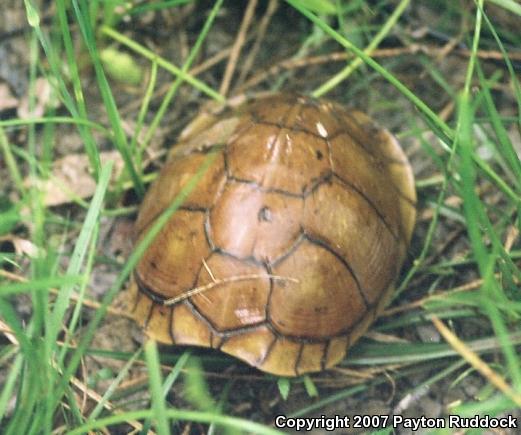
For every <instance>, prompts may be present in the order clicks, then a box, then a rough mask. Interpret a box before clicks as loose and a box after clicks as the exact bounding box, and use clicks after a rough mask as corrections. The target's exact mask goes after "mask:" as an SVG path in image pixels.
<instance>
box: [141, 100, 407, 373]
mask: <svg viewBox="0 0 521 435" xmlns="http://www.w3.org/2000/svg"><path fill="white" fill-rule="evenodd" d="M236 106H237V107H234V106H233V105H232V106H231V107H230V106H227V107H221V108H219V109H215V110H213V112H210V113H205V114H203V115H200V116H199V117H198V118H196V119H195V120H194V121H193V122H192V123H191V124H190V125H189V126H188V127H187V129H186V130H185V131H184V133H183V135H182V136H181V140H180V143H179V144H178V145H176V146H175V147H174V148H173V149H172V151H171V153H170V156H169V159H168V161H167V163H166V165H165V167H164V168H163V170H162V171H161V173H160V175H159V177H158V179H157V180H156V181H155V182H154V184H153V185H152V186H151V188H150V189H149V191H148V193H147V195H146V197H145V200H144V202H143V204H142V206H141V208H140V212H139V216H138V219H137V222H136V226H135V228H136V235H137V239H138V240H139V239H140V238H141V237H142V235H143V234H144V233H145V232H146V230H147V228H149V226H150V224H151V223H152V222H154V220H155V219H156V218H157V216H158V215H159V214H160V213H161V212H162V211H164V210H165V209H166V208H167V207H168V206H169V205H170V204H171V203H172V201H173V200H174V199H175V198H176V196H177V195H178V194H179V192H180V190H181V188H182V187H183V186H184V185H185V184H186V183H187V181H188V180H190V178H191V177H193V175H194V174H195V173H196V172H197V170H198V168H199V167H200V165H201V163H202V162H203V160H204V159H205V157H206V155H207V154H208V153H209V152H214V153H216V157H215V159H214V160H213V162H212V164H211V166H210V168H209V169H208V171H207V172H206V173H205V174H204V175H203V177H202V179H201V181H200V182H199V184H198V186H197V187H196V188H195V189H194V190H193V191H192V193H190V194H189V196H188V198H187V199H186V201H185V202H184V203H183V205H182V206H181V207H180V208H179V210H178V211H176V212H175V213H174V215H173V216H172V218H171V219H170V220H169V222H168V223H167V224H166V225H165V226H164V227H163V229H162V230H161V231H160V234H159V235H158V237H156V239H155V240H154V242H153V243H152V244H151V245H150V246H149V247H148V250H147V251H146V252H145V254H144V255H143V257H142V258H141V260H140V262H139V264H138V265H137V267H136V270H135V273H134V277H135V282H134V284H133V286H132V289H133V294H134V296H135V298H136V299H135V303H134V305H133V313H134V317H135V318H136V320H137V321H138V322H139V323H140V324H142V325H143V326H144V327H145V328H146V332H147V333H148V335H149V336H151V337H153V338H155V339H156V340H158V341H160V342H164V343H173V344H189V345H197V346H206V347H213V348H216V349H220V350H222V351H223V352H226V353H229V354H231V355H233V356H235V357H237V358H240V359H242V360H244V361H246V362H248V363H249V364H251V365H252V366H255V367H258V368H259V369H261V370H264V371H266V372H270V373H274V374H277V375H284V376H294V375H299V374H302V373H306V372H313V371H319V370H323V369H325V368H327V367H331V366H333V365H334V364H336V363H338V362H339V361H340V360H341V359H342V358H343V357H344V356H345V354H346V350H347V348H348V347H349V346H351V345H352V344H353V343H354V342H355V341H356V340H357V339H358V338H359V337H360V336H361V335H362V334H363V333H364V331H365V330H366V329H367V328H368V326H369V325H370V324H371V323H372V322H373V320H374V319H375V317H376V316H377V314H378V313H379V312H380V311H381V310H382V308H383V307H384V305H385V303H386V301H387V299H388V297H389V295H390V293H391V291H392V288H393V282H394V280H395V279H396V276H397V274H398V272H399V270H400V267H401V265H402V262H403V260H404V257H405V255H406V250H407V246H408V244H409V240H410V237H411V233H412V229H413V225H414V220H415V215H416V213H415V201H416V194H415V190H414V180H413V174H412V171H411V167H410V165H409V162H408V161H407V158H406V157H405V155H404V153H403V151H402V150H401V148H400V146H399V145H398V143H397V141H396V139H395V138H394V137H393V136H392V135H391V134H389V132H387V131H386V130H384V129H381V128H379V127H377V126H376V125H375V124H374V122H373V121H371V120H370V119H369V118H368V117H367V116H366V115H364V114H363V113H361V112H358V111H356V110H346V109H344V108H343V107H341V106H339V105H337V104H335V103H332V102H329V101H323V100H314V99H310V98H307V97H301V96H289V95H270V96H265V97H263V98H259V99H257V100H253V101H249V102H245V103H243V104H241V105H237V104H236ZM173 299H174V300H173Z"/></svg>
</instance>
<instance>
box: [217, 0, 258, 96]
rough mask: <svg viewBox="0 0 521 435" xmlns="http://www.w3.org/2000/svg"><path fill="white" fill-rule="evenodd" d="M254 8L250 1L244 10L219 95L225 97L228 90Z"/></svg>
mask: <svg viewBox="0 0 521 435" xmlns="http://www.w3.org/2000/svg"><path fill="white" fill-rule="evenodd" d="M256 7H257V0H250V1H249V3H248V7H247V8H246V12H245V13H244V17H243V20H242V23H241V27H240V29H239V33H238V34H237V38H236V39H235V43H234V44H233V47H232V51H231V53H230V59H229V60H228V64H227V65H226V70H225V71H224V77H223V80H222V83H221V87H220V88H219V93H220V94H221V95H224V96H226V94H227V93H228V90H229V89H230V83H231V81H232V76H233V73H234V71H235V68H236V67H237V60H238V59H239V54H240V53H241V49H242V47H243V45H244V42H245V40H246V33H247V32H248V28H249V27H250V24H251V21H252V19H253V13H254V12H255V8H256Z"/></svg>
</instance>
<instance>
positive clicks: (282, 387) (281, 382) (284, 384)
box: [277, 378, 291, 400]
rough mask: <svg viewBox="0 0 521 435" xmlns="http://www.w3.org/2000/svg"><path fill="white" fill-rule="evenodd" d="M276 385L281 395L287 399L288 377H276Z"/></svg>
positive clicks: (289, 383)
mask: <svg viewBox="0 0 521 435" xmlns="http://www.w3.org/2000/svg"><path fill="white" fill-rule="evenodd" d="M277 387H279V392H280V395H281V397H282V398H283V399H284V400H288V396H289V390H290V387H291V381H290V380H289V379H288V378H279V379H277Z"/></svg>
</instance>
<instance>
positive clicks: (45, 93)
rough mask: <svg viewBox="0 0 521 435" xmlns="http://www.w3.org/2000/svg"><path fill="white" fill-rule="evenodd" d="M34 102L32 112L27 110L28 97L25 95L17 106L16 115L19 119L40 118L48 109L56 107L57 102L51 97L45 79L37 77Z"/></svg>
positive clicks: (50, 89) (49, 87) (48, 84)
mask: <svg viewBox="0 0 521 435" xmlns="http://www.w3.org/2000/svg"><path fill="white" fill-rule="evenodd" d="M29 91H30V90H29ZM34 95H35V96H36V101H35V102H34V107H33V110H32V111H30V110H29V95H25V96H24V97H23V98H22V99H21V100H20V104H19V105H18V110H17V114H18V117H19V118H21V119H28V118H41V117H42V116H43V115H44V114H45V111H46V109H47V108H48V107H56V106H57V104H58V100H57V99H56V98H53V96H52V87H51V84H50V83H49V82H48V81H47V79H46V78H45V77H38V78H37V79H36V81H35V83H34Z"/></svg>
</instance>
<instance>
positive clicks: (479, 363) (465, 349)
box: [431, 316, 521, 406]
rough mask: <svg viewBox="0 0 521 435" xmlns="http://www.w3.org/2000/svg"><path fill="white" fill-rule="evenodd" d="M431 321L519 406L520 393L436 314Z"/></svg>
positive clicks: (520, 401) (456, 349)
mask: <svg viewBox="0 0 521 435" xmlns="http://www.w3.org/2000/svg"><path fill="white" fill-rule="evenodd" d="M431 320H432V323H434V326H435V327H436V329H437V330H438V331H439V333H440V334H441V335H442V336H443V338H445V340H447V343H449V344H450V345H451V346H452V348H453V349H454V350H455V351H457V352H458V353H459V354H460V355H461V356H462V357H463V358H464V359H465V361H467V362H468V363H469V364H470V365H471V366H472V367H474V368H475V369H476V370H477V371H478V372H479V373H481V374H482V375H483V376H484V377H486V378H487V379H488V381H489V382H490V383H491V384H492V385H494V386H495V387H496V388H497V389H498V390H499V391H501V392H502V393H503V394H504V395H505V396H507V397H508V398H509V399H511V400H512V401H513V402H514V403H515V404H516V405H518V406H521V394H519V393H518V392H516V391H514V390H513V389H512V387H511V386H510V385H508V384H507V382H506V381H505V379H503V377H502V376H500V375H499V374H498V373H496V372H495V371H494V370H492V369H491V368H490V366H489V365H488V364H487V363H486V362H485V361H483V360H482V359H481V358H480V357H479V356H478V355H477V354H476V353H475V352H474V351H472V350H471V349H470V348H469V347H468V346H467V345H466V344H465V343H463V342H462V341H461V340H460V339H459V338H458V337H457V336H456V335H455V334H454V333H453V332H452V331H451V330H450V329H449V328H447V326H445V324H444V323H443V322H442V321H441V320H440V319H438V318H437V317H436V316H432V317H431Z"/></svg>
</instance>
